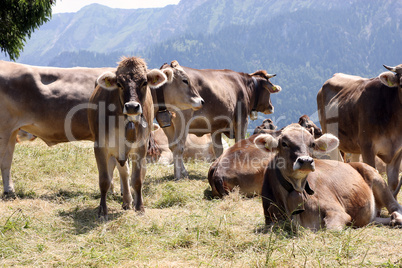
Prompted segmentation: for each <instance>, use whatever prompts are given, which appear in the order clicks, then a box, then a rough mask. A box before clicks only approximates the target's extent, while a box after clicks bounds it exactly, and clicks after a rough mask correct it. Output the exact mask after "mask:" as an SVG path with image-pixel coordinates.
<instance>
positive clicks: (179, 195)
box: [0, 140, 402, 267]
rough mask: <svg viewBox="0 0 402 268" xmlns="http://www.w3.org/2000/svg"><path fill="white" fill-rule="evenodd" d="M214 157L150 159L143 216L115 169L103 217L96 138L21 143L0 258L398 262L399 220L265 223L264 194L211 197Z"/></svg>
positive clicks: (95, 263)
mask: <svg viewBox="0 0 402 268" xmlns="http://www.w3.org/2000/svg"><path fill="white" fill-rule="evenodd" d="M209 165H210V164H209V163H204V162H191V163H187V164H186V166H187V168H188V171H189V173H190V176H189V178H188V179H183V180H179V181H174V180H173V167H172V166H159V165H156V164H150V165H148V171H147V175H146V180H145V182H144V187H143V192H144V204H145V214H142V215H141V214H138V213H136V212H134V211H133V210H130V211H124V210H122V208H121V203H122V198H121V196H120V187H119V179H118V174H117V172H116V173H115V176H114V182H115V185H116V186H117V187H115V188H116V194H115V195H112V194H110V195H109V197H108V206H109V221H107V222H102V221H99V220H98V219H97V212H98V205H99V202H100V193H99V186H98V174H97V168H96V164H95V159H94V154H93V149H92V143H90V142H75V143H67V144H60V145H57V146H54V147H47V146H46V145H45V144H44V143H43V142H42V141H40V140H36V141H34V142H25V143H23V144H17V145H16V152H15V154H14V161H13V166H12V175H13V179H14V183H15V189H16V192H17V198H16V199H5V198H4V197H3V198H2V199H0V211H1V213H0V245H1V246H0V266H2V267H9V266H16V267H57V266H66V267H108V266H116V267H402V229H394V228H390V227H387V226H375V225H370V226H367V227H365V228H360V229H354V228H346V229H345V230H343V231H341V232H333V231H326V230H322V231H318V232H312V231H309V230H305V229H298V228H297V227H295V226H292V225H291V224H284V225H278V226H272V227H269V228H264V217H263V211H262V204H261V199H260V198H259V197H255V198H245V197H244V196H242V195H240V194H239V193H238V192H234V193H232V194H230V195H229V196H228V197H226V198H225V199H223V200H216V199H211V198H210V194H211V191H210V187H209V184H208V181H207V178H206V175H207V171H208V168H209ZM1 189H2V188H1ZM401 196H402V194H400V195H399V201H400V202H401V201H402V200H401Z"/></svg>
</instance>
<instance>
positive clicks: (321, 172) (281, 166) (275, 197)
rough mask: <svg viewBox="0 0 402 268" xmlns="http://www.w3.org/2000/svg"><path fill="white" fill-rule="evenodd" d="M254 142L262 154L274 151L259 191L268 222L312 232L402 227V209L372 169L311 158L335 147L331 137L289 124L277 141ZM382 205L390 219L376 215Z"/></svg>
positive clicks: (260, 139) (268, 138) (261, 138)
mask: <svg viewBox="0 0 402 268" xmlns="http://www.w3.org/2000/svg"><path fill="white" fill-rule="evenodd" d="M254 142H255V144H256V146H259V147H260V148H261V150H266V151H268V152H276V156H275V157H274V159H273V160H272V161H271V162H270V163H269V164H268V168H267V170H266V172H265V178H264V184H263V187H262V193H261V197H262V203H263V208H264V215H265V219H266V224H271V223H272V222H273V221H275V220H276V219H284V218H286V217H291V218H292V219H294V220H295V221H296V222H297V223H299V224H300V225H301V226H303V227H306V228H310V229H313V230H317V229H320V228H323V227H326V228H328V229H336V230H339V229H342V228H344V227H345V226H355V227H361V226H365V225H367V224H369V223H370V222H377V223H382V224H393V225H394V224H398V225H401V224H402V206H400V205H399V204H398V202H397V201H396V200H395V198H394V197H393V196H392V193H391V191H390V190H389V188H388V187H387V185H386V183H385V182H384V180H383V179H382V177H381V176H380V175H379V174H378V172H377V171H376V170H375V169H374V168H372V167H370V166H369V165H367V164H364V163H350V164H346V163H343V162H338V161H333V160H319V159H317V160H314V159H313V158H312V157H311V156H312V153H313V151H314V152H316V153H325V151H330V150H333V149H335V148H336V147H337V146H338V139H337V138H336V137H335V136H333V135H331V134H324V135H323V136H321V137H320V138H318V139H314V137H313V136H312V135H311V134H310V133H309V132H308V131H307V130H306V129H305V128H302V127H301V126H300V125H298V124H292V125H290V126H288V127H286V128H285V129H284V130H283V131H282V133H281V134H280V135H278V136H276V137H274V136H272V135H269V134H261V135H260V136H258V137H257V138H256V139H255V141H254ZM382 207H386V208H387V210H388V211H389V213H390V214H391V218H379V217H377V212H378V211H379V209H381V208H382ZM283 213H284V214H285V215H284V214H283Z"/></svg>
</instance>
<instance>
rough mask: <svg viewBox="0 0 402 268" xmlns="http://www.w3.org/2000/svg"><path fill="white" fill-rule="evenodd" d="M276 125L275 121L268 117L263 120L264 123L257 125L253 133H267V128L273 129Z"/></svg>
mask: <svg viewBox="0 0 402 268" xmlns="http://www.w3.org/2000/svg"><path fill="white" fill-rule="evenodd" d="M275 129H276V126H275V124H274V121H272V120H271V119H269V118H267V119H264V121H262V124H261V125H259V126H257V127H256V128H255V129H254V132H253V135H254V134H261V133H265V131H266V130H268V131H271V130H275Z"/></svg>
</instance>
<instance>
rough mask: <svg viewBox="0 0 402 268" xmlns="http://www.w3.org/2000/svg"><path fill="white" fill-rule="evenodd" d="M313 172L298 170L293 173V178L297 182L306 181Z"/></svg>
mask: <svg viewBox="0 0 402 268" xmlns="http://www.w3.org/2000/svg"><path fill="white" fill-rule="evenodd" d="M310 172H312V170H308V169H298V170H295V171H293V172H292V175H291V177H292V178H293V179H295V180H304V179H305V178H306V177H307V176H308V174H310Z"/></svg>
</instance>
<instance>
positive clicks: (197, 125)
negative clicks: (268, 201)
mask: <svg viewBox="0 0 402 268" xmlns="http://www.w3.org/2000/svg"><path fill="white" fill-rule="evenodd" d="M183 69H184V70H185V71H186V73H187V74H188V76H189V77H190V80H191V83H192V84H193V86H194V87H195V88H196V89H197V91H198V92H199V93H200V95H201V97H202V98H203V99H204V101H205V104H204V105H203V107H202V108H201V109H200V110H198V111H195V112H194V111H183V112H177V113H176V117H175V118H173V120H172V125H171V126H170V127H167V128H164V129H163V130H164V132H165V134H166V136H167V137H168V139H169V144H170V149H171V150H172V152H173V158H174V177H175V178H176V179H179V178H181V176H188V173H187V171H186V169H185V167H184V164H183V159H182V155H183V150H184V143H185V141H186V137H187V133H188V132H187V130H188V131H189V133H193V134H196V135H197V136H202V135H204V134H207V133H211V134H212V141H213V145H214V152H215V155H216V157H219V156H220V155H221V154H222V151H223V147H222V133H224V134H225V135H227V136H228V137H230V138H235V139H236V141H239V140H240V139H244V138H245V134H246V128H247V122H248V115H250V114H252V113H253V112H255V111H258V112H263V113H265V114H270V113H272V112H273V110H274V108H273V106H272V104H271V100H270V93H276V92H279V91H280V90H281V88H280V87H279V86H276V85H273V84H272V83H271V81H269V79H270V78H272V77H273V76H274V75H269V74H267V72H266V71H257V72H255V73H253V74H246V73H239V72H235V71H231V70H211V69H203V70H197V69H192V68H188V67H183Z"/></svg>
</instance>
